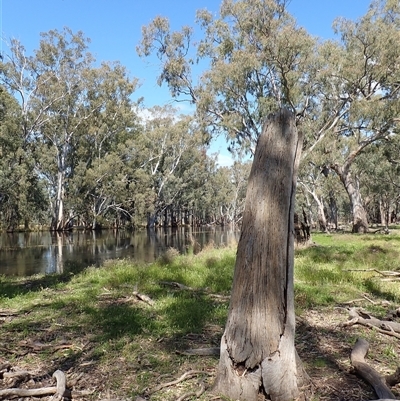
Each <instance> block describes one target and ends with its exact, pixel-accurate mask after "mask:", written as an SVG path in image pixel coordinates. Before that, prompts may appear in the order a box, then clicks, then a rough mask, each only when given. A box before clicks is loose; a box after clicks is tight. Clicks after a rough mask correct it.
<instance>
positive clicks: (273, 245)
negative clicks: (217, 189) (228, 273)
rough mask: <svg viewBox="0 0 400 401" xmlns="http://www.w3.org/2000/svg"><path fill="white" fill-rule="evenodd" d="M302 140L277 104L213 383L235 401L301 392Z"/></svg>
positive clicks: (255, 169) (255, 175)
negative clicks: (298, 227)
mask: <svg viewBox="0 0 400 401" xmlns="http://www.w3.org/2000/svg"><path fill="white" fill-rule="evenodd" d="M301 142H302V141H301V138H299V135H298V132H297V129H296V125H295V119H294V116H293V115H292V113H290V112H289V111H287V110H281V111H279V112H278V113H276V114H274V115H271V116H269V118H268V120H267V121H266V124H265V125H264V128H263V132H262V134H261V136H260V138H259V140H258V143H257V147H256V152H255V155H254V161H253V165H252V169H251V173H250V178H249V182H248V188H247V195H246V206H245V211H244V216H243V225H242V233H241V237H240V240H239V244H238V251H237V259H236V266H235V274H234V279H233V287H232V294H231V301H230V307H229V314H228V320H227V324H226V328H225V332H224V335H223V337H222V340H221V355H220V361H219V366H218V372H217V379H216V383H215V385H214V391H215V392H216V393H218V394H222V395H224V396H227V397H229V398H232V399H234V400H246V401H255V400H257V399H258V396H259V395H260V394H261V395H262V396H264V398H265V399H271V400H272V401H287V400H292V399H294V398H296V397H297V396H298V377H297V366H296V350H295V347H294V332H295V315H294V290H293V265H294V254H293V248H294V222H293V216H294V197H295V186H296V178H297V177H296V176H297V169H298V162H299V158H300V152H301Z"/></svg>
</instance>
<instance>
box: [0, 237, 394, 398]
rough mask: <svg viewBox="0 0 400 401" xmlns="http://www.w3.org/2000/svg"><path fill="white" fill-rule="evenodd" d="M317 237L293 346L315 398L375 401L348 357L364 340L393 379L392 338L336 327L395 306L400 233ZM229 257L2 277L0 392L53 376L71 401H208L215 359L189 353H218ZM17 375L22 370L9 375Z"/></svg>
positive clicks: (41, 383)
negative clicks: (353, 313)
mask: <svg viewBox="0 0 400 401" xmlns="http://www.w3.org/2000/svg"><path fill="white" fill-rule="evenodd" d="M314 241H315V245H313V246H310V247H308V248H301V249H297V251H296V262H295V271H296V272H295V282H296V294H295V300H296V315H297V317H298V319H297V334H296V347H297V350H298V352H299V355H300V357H301V358H302V360H303V362H304V364H305V366H306V370H307V372H308V373H309V375H310V376H311V379H312V381H313V383H314V389H313V391H314V393H315V396H316V397H317V398H321V399H325V400H337V399H338V398H343V399H374V398H376V396H375V395H374V394H373V392H372V390H371V389H370V387H369V386H368V385H367V384H365V383H364V382H362V381H361V380H360V379H359V378H357V377H356V376H355V375H354V374H352V367H351V364H350V361H349V355H350V352H351V349H352V347H353V346H354V343H355V340H356V338H358V337H363V338H365V339H366V340H367V341H368V342H369V343H370V354H369V357H368V360H369V361H371V362H372V363H373V364H374V367H375V368H376V369H377V370H379V371H380V372H382V373H387V372H393V371H394V370H395V369H396V367H397V365H398V355H399V352H400V348H399V340H398V338H395V337H393V336H389V335H387V334H385V333H383V334H382V333H379V332H378V331H377V330H373V329H371V328H368V327H366V326H363V325H360V324H352V325H347V326H346V325H344V323H346V322H347V321H348V316H349V310H350V308H351V307H355V308H364V309H365V310H368V311H369V312H371V314H373V315H374V316H378V317H380V318H383V317H384V316H386V315H387V314H388V313H389V312H390V311H392V310H396V309H397V308H398V307H399V302H400V289H399V285H398V282H396V281H392V279H393V278H395V277H394V276H385V275H384V274H383V273H382V272H387V271H392V272H398V271H399V265H400V249H399V245H400V236H398V235H396V234H390V235H386V236H385V235H378V236H377V235H373V234H371V235H365V236H357V235H342V234H335V235H315V236H314ZM235 250H236V247H235V245H234V244H233V245H231V246H228V247H224V248H214V247H212V246H209V247H206V248H205V249H203V250H202V251H201V252H200V253H199V254H196V255H194V254H188V255H184V256H182V255H179V253H178V252H177V251H175V250H173V249H169V250H167V251H166V252H165V254H164V255H163V256H161V257H160V258H159V259H158V260H157V261H156V262H154V263H152V264H144V263H143V264H133V263H132V261H130V260H127V259H126V260H119V261H108V262H106V263H105V264H104V265H103V266H102V267H101V268H94V267H93V268H88V269H86V270H85V271H83V272H80V273H78V274H73V273H65V274H61V275H47V276H44V275H40V276H32V277H29V278H25V279H23V278H11V277H4V276H3V277H1V279H0V294H1V298H0V317H1V325H0V338H1V340H0V366H1V367H2V369H3V372H7V373H10V374H2V376H1V377H2V379H1V380H0V388H1V389H3V390H4V389H6V388H11V387H18V388H44V387H51V386H54V381H53V379H52V375H53V373H54V372H55V371H56V370H59V371H62V372H64V374H65V376H66V379H67V383H68V388H69V390H72V399H74V400H75V399H82V400H100V399H120V400H122V399H132V400H133V399H135V397H138V396H140V397H143V398H145V399H149V400H152V401H158V400H160V401H161V400H164V401H169V400H176V399H179V397H181V398H180V399H183V398H182V396H185V395H187V394H189V393H196V392H198V394H200V393H201V392H202V391H201V390H203V389H204V390H205V392H204V393H202V394H201V395H198V398H199V399H200V400H211V399H215V398H213V397H212V396H211V395H210V393H209V392H207V389H208V388H209V387H210V386H211V385H212V382H213V379H214V375H215V368H216V365H217V362H218V356H215V355H214V356H213V355H211V356H198V355H195V356H193V355H189V354H188V352H186V351H187V350H189V349H199V348H216V347H219V341H220V337H221V335H222V332H223V327H224V324H225V320H226V315H227V308H228V304H229V292H230V287H231V282H232V277H233V267H234V263H235ZM387 278H389V279H391V280H390V281H389V280H386V279H387ZM21 370H22V371H25V372H27V374H26V375H25V376H24V375H22V376H21V375H20V376H18V375H12V374H11V373H13V372H16V371H21ZM188 372H189V373H188ZM179 378H180V379H181V381H177V379H179ZM166 384H169V385H168V386H167V385H166ZM393 391H394V392H395V393H397V394H399V391H398V387H395V388H394V390H393ZM194 398H196V397H194ZM25 399H26V400H30V399H32V400H33V398H29V397H27V398H25ZM45 399H46V398H45ZM192 399H193V398H192Z"/></svg>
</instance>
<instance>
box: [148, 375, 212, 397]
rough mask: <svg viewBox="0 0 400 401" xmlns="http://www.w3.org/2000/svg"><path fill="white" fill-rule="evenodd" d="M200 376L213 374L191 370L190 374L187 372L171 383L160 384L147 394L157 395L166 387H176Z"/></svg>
mask: <svg viewBox="0 0 400 401" xmlns="http://www.w3.org/2000/svg"><path fill="white" fill-rule="evenodd" d="M200 374H206V375H211V373H209V372H205V371H204V370H189V371H188V372H185V373H184V374H183V375H182V376H181V377H179V378H178V379H176V380H173V381H170V382H168V383H162V384H159V385H158V386H156V387H154V388H153V389H151V390H149V391H148V392H147V394H148V395H150V394H153V393H156V392H157V391H160V390H162V389H163V388H165V387H170V386H174V385H175V384H178V383H180V382H183V381H184V380H187V379H191V378H192V377H194V376H197V375H200Z"/></svg>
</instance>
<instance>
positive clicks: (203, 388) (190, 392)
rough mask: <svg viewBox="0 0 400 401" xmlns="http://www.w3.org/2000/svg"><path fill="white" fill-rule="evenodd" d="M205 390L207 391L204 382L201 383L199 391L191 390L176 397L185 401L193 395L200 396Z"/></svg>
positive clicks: (179, 400)
mask: <svg viewBox="0 0 400 401" xmlns="http://www.w3.org/2000/svg"><path fill="white" fill-rule="evenodd" d="M205 391H206V386H205V385H204V383H201V385H200V389H199V390H198V391H189V392H188V393H185V394H182V395H181V396H180V397H178V398H177V399H176V401H183V400H186V398H189V397H193V396H195V397H197V398H199V397H200V396H201V395H202V394H203V393H204V392H205Z"/></svg>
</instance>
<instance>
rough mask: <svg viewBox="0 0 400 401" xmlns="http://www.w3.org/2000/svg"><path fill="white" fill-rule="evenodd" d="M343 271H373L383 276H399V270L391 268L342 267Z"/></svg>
mask: <svg viewBox="0 0 400 401" xmlns="http://www.w3.org/2000/svg"><path fill="white" fill-rule="evenodd" d="M343 271H344V272H361V273H364V272H375V273H378V274H379V275H380V276H383V277H389V276H390V277H398V276H400V272H395V271H392V270H378V269H344V270H343Z"/></svg>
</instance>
